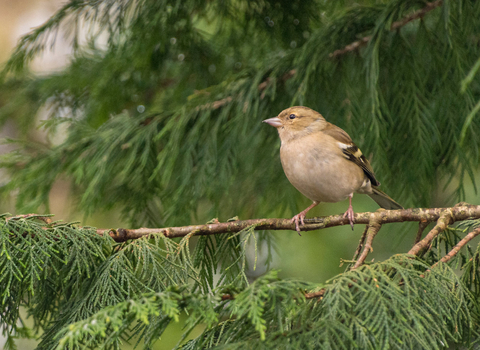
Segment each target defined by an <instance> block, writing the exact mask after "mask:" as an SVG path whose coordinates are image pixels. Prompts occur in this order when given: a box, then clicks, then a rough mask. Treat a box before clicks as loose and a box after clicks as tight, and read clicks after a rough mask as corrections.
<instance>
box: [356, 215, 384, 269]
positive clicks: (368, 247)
mask: <svg viewBox="0 0 480 350" xmlns="http://www.w3.org/2000/svg"><path fill="white" fill-rule="evenodd" d="M367 227H368V229H367V241H366V243H365V246H364V247H363V251H362V254H361V255H360V257H359V258H358V260H357V262H356V263H355V265H353V267H352V270H354V269H356V268H358V267H360V266H362V264H363V263H364V262H365V259H366V258H367V256H368V253H370V252H373V248H372V242H373V239H374V238H375V236H376V235H377V233H378V231H380V229H381V228H382V224H381V223H380V221H379V218H378V217H377V216H375V213H372V214H371V215H370V222H369V223H368V225H367Z"/></svg>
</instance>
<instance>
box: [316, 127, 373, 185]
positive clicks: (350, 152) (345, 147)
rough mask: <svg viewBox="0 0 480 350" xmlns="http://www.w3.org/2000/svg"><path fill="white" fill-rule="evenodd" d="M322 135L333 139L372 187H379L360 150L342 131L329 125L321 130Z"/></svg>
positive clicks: (368, 163) (370, 167)
mask: <svg viewBox="0 0 480 350" xmlns="http://www.w3.org/2000/svg"><path fill="white" fill-rule="evenodd" d="M323 133H325V134H326V135H328V136H331V137H333V138H334V139H335V140H336V141H337V142H338V146H339V147H340V148H341V150H342V152H343V156H344V157H345V158H347V159H348V160H350V161H352V162H354V163H355V164H357V165H358V166H359V167H360V168H362V170H363V172H364V173H365V175H367V177H368V178H369V179H370V182H371V183H372V185H373V186H379V185H380V182H378V181H377V179H376V178H375V173H374V172H373V169H372V166H371V165H370V162H369V161H368V159H367V158H366V157H365V156H364V155H363V153H362V151H360V148H358V147H357V145H355V144H354V143H353V141H352V139H351V138H350V136H349V135H348V134H347V133H346V132H345V131H344V130H342V129H340V128H339V127H338V126H336V125H333V124H330V123H329V125H328V126H327V127H326V128H325V129H323Z"/></svg>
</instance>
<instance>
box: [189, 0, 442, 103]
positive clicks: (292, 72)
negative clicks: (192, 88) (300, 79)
mask: <svg viewBox="0 0 480 350" xmlns="http://www.w3.org/2000/svg"><path fill="white" fill-rule="evenodd" d="M441 5H443V0H437V1H433V2H428V3H427V4H426V5H425V7H423V8H422V9H420V10H417V11H415V12H413V13H411V14H410V15H407V16H405V17H403V18H402V19H400V20H398V21H396V22H393V23H392V25H391V26H390V30H391V31H394V30H397V29H400V28H402V27H403V26H405V25H406V24H408V23H410V22H412V21H414V20H417V19H420V18H423V17H424V16H425V15H426V14H427V13H428V12H430V11H432V10H433V9H435V8H437V7H439V6H441ZM372 38H373V36H372V35H367V36H364V37H362V38H361V39H359V40H356V41H354V42H352V43H350V44H348V45H346V46H345V47H344V48H343V49H338V50H335V51H333V52H331V53H330V54H329V55H328V56H329V57H330V58H338V57H339V56H342V55H344V54H346V53H349V52H352V51H355V50H357V49H359V48H360V47H362V46H364V45H366V44H367V43H368V42H369V41H370V40H372ZM295 74H296V70H295V69H292V70H290V71H289V72H287V73H285V74H284V75H283V76H282V77H281V78H280V79H279V81H280V82H282V83H284V82H285V81H287V80H288V79H290V78H292V77H294V76H295ZM270 80H271V79H270V78H267V79H266V80H265V81H263V82H262V83H260V84H259V85H258V91H259V92H261V93H262V94H261V96H260V98H261V99H263V98H264V97H265V89H266V88H267V86H268V85H269V83H270ZM198 93H205V91H203V90H202V91H200V92H198ZM198 93H197V94H198ZM232 101H233V98H232V97H231V96H228V97H225V98H223V99H221V100H217V101H214V102H211V103H207V104H204V105H201V106H199V107H197V109H209V108H212V109H217V108H220V107H222V106H223V105H225V104H227V103H230V102H232Z"/></svg>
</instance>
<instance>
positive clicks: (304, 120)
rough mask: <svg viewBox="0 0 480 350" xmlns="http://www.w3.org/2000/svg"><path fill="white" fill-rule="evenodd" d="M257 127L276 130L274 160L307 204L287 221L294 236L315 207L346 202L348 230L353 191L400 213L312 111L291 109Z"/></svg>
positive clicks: (361, 161)
mask: <svg viewBox="0 0 480 350" xmlns="http://www.w3.org/2000/svg"><path fill="white" fill-rule="evenodd" d="M263 122H264V123H267V124H269V125H271V126H273V127H275V128H276V129H277V131H278V135H279V136H280V141H281V146H280V160H281V163H282V167H283V170H284V172H285V175H286V176H287V178H288V180H289V181H290V183H291V184H292V185H293V186H294V187H295V188H296V189H297V190H298V191H300V192H301V193H302V194H303V195H304V196H305V197H307V198H309V199H310V200H312V202H313V203H312V205H310V206H309V207H308V208H306V209H305V210H303V211H301V212H300V213H298V214H297V215H295V216H294V217H293V218H292V220H291V222H292V223H293V222H295V230H296V231H297V232H298V234H299V235H300V224H301V225H302V226H304V225H305V222H304V219H305V216H306V214H307V213H308V211H310V210H311V209H312V208H314V207H316V206H317V205H318V204H319V203H321V202H330V203H336V202H340V201H342V200H345V199H347V198H348V199H349V206H348V209H347V211H346V212H345V214H344V215H343V217H344V218H348V221H349V223H350V226H351V227H352V230H353V224H354V223H355V216H354V215H355V214H354V211H353V207H352V197H353V194H354V193H355V192H356V193H361V194H367V195H369V196H370V197H371V198H372V199H373V200H374V201H375V202H376V203H377V204H378V205H379V206H380V207H382V208H384V209H403V207H402V206H401V205H400V204H398V203H397V202H395V201H394V200H393V199H392V198H390V197H389V196H388V195H387V194H386V193H384V192H382V191H381V190H379V189H378V186H380V182H378V181H377V179H376V177H375V173H374V172H373V169H372V166H371V165H370V163H369V161H368V160H367V158H366V157H365V156H364V155H363V154H362V151H360V149H359V148H358V147H357V146H356V145H355V144H354V143H353V141H352V139H351V138H350V136H349V135H348V134H347V133H346V132H345V131H344V130H343V129H341V128H339V127H338V126H336V125H334V124H332V123H329V122H327V121H326V120H325V118H324V117H323V116H322V115H321V114H320V113H318V112H317V111H315V110H313V109H311V108H308V107H303V106H294V107H290V108H287V109H285V110H283V111H282V112H280V114H279V115H278V116H276V117H273V118H270V119H265V120H264V121H263Z"/></svg>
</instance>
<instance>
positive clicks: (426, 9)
mask: <svg viewBox="0 0 480 350" xmlns="http://www.w3.org/2000/svg"><path fill="white" fill-rule="evenodd" d="M442 4H443V0H437V1H433V2H428V3H427V5H426V6H425V7H424V8H422V9H420V10H418V11H415V12H413V13H412V14H410V15H408V16H405V17H403V18H402V19H401V20H399V21H396V22H393V23H392V25H391V26H390V30H391V31H394V30H397V29H400V28H402V27H403V26H404V25H406V24H407V23H410V22H412V21H414V20H416V19H419V18H423V16H425V15H426V14H427V13H428V12H430V11H432V10H433V9H435V8H437V7H439V6H441V5H442ZM372 38H373V36H372V35H368V36H364V37H363V38H361V39H359V40H357V41H354V42H353V43H351V44H348V45H347V46H345V47H344V48H343V49H339V50H335V51H333V52H332V53H331V54H330V55H329V57H331V58H336V57H338V56H341V55H344V54H346V53H348V52H352V51H355V50H357V49H358V48H360V47H362V46H363V45H365V44H367V43H368V42H369V41H370V40H372Z"/></svg>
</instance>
